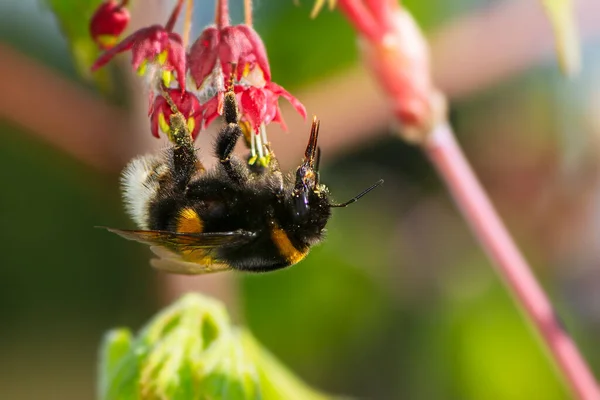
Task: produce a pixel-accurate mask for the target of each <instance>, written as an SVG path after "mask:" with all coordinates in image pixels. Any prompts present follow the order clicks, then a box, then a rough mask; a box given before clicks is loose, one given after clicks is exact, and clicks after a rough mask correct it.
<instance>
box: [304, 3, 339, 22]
mask: <svg viewBox="0 0 600 400" xmlns="http://www.w3.org/2000/svg"><path fill="white" fill-rule="evenodd" d="M325 3H327V4H328V5H329V9H330V10H333V9H334V8H335V4H336V3H337V0H316V1H315V5H314V7H313V9H312V11H311V12H310V17H311V18H315V17H316V16H317V15H319V12H321V9H322V8H323V6H324V5H325Z"/></svg>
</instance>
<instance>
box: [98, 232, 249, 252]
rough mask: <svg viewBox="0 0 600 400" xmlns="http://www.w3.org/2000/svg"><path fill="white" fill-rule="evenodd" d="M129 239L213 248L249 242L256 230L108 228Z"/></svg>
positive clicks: (178, 247)
mask: <svg viewBox="0 0 600 400" xmlns="http://www.w3.org/2000/svg"><path fill="white" fill-rule="evenodd" d="M104 228H105V229H106V230H108V231H110V232H113V233H116V234H117V235H119V236H121V237H124V238H125V239H128V240H134V241H136V242H140V243H144V244H147V245H150V246H154V245H159V246H165V247H167V248H172V249H173V250H192V249H211V248H217V247H223V246H235V245H240V244H244V243H247V242H249V241H250V240H251V239H253V238H254V237H255V236H256V233H255V232H250V231H244V230H237V231H231V232H206V233H178V232H169V231H142V230H124V229H115V228H106V227H104Z"/></svg>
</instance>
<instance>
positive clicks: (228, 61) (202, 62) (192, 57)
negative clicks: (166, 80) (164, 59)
mask: <svg viewBox="0 0 600 400" xmlns="http://www.w3.org/2000/svg"><path fill="white" fill-rule="evenodd" d="M188 57H189V58H188V63H189V69H190V75H191V76H192V78H193V79H194V81H195V82H196V86H197V87H200V86H202V84H203V83H204V80H205V79H206V77H208V76H209V75H210V74H211V72H212V71H213V69H214V68H215V66H216V65H217V60H218V61H219V65H220V68H221V69H222V72H223V76H224V77H225V79H227V78H228V77H229V76H230V75H231V73H232V64H235V65H236V66H237V67H236V71H235V73H236V74H235V75H236V78H237V80H238V81H239V80H240V79H241V78H242V77H244V76H247V75H248V73H250V72H254V71H255V69H256V68H257V67H258V68H259V72H261V74H260V75H262V76H261V78H262V81H263V82H261V83H264V82H268V81H270V80H271V69H270V67H269V61H268V60H267V52H266V50H265V45H264V44H263V42H262V40H261V38H260V36H258V34H257V33H256V31H255V30H254V29H252V27H250V26H247V25H234V26H226V27H224V28H221V29H218V28H216V27H208V28H206V29H204V31H203V32H202V34H201V35H200V37H199V38H198V39H197V40H196V41H195V42H194V44H193V45H192V47H191V48H190V54H189V56H188Z"/></svg>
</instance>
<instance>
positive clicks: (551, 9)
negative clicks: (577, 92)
mask: <svg viewBox="0 0 600 400" xmlns="http://www.w3.org/2000/svg"><path fill="white" fill-rule="evenodd" d="M541 1H542V4H543V6H544V9H545V10H546V14H548V19H549V20H550V23H551V24H552V29H553V30H554V36H555V42H556V52H557V54H558V62H559V65H560V68H561V70H562V72H563V74H565V75H567V76H574V75H576V74H577V73H579V70H580V69H581V54H580V49H579V37H578V35H577V26H576V24H575V17H574V15H573V2H572V1H571V0H541Z"/></svg>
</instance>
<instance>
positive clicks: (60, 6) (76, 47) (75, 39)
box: [41, 0, 113, 91]
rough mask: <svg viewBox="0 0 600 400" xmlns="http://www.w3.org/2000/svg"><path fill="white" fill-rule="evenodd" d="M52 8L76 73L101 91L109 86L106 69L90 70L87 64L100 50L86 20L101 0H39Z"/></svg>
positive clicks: (91, 61)
mask: <svg viewBox="0 0 600 400" xmlns="http://www.w3.org/2000/svg"><path fill="white" fill-rule="evenodd" d="M41 1H43V2H44V3H46V5H47V6H48V7H49V8H50V9H51V10H52V13H53V14H54V16H55V18H56V20H57V22H58V25H59V26H60V29H61V31H62V33H63V35H64V36H65V38H66V40H67V43H69V48H70V53H71V57H72V58H73V63H74V65H75V68H76V69H77V72H78V73H79V74H80V75H81V76H83V77H84V78H86V79H87V80H93V81H94V82H95V83H96V85H97V86H98V87H99V88H101V89H102V90H104V91H109V90H111V89H112V88H113V84H112V83H111V79H110V75H109V72H108V70H107V69H100V70H99V71H97V72H94V73H92V72H91V71H90V67H91V66H92V64H93V63H94V61H96V58H98V55H99V54H100V51H99V50H98V47H97V46H96V44H95V43H94V42H93V40H92V39H91V37H90V33H89V20H90V18H91V16H92V15H93V14H94V11H95V10H96V8H97V7H98V5H99V4H100V3H101V2H102V0H41Z"/></svg>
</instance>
